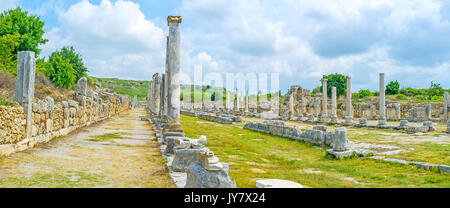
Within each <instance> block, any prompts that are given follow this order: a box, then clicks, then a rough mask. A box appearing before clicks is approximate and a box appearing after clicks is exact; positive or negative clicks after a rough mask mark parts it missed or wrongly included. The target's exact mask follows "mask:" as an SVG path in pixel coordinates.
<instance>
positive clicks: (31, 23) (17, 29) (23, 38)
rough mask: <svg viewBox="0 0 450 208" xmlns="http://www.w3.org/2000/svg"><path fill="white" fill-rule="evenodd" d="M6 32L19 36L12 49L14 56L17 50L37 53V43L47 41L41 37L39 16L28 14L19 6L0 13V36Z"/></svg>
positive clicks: (41, 28)
mask: <svg viewBox="0 0 450 208" xmlns="http://www.w3.org/2000/svg"><path fill="white" fill-rule="evenodd" d="M8 34H9V35H12V36H14V37H15V36H17V37H19V39H18V40H17V42H18V44H17V45H15V49H14V51H12V54H13V56H14V57H15V58H16V57H17V55H16V54H17V52H18V51H34V52H35V53H36V55H38V54H39V52H40V49H39V48H38V47H39V45H42V44H44V43H46V42H47V41H48V40H47V39H44V38H43V37H42V36H43V35H44V22H43V21H41V20H40V17H39V16H35V15H29V14H28V12H27V11H22V9H21V8H20V7H17V8H16V9H10V10H8V11H5V12H3V13H1V14H0V36H5V35H8ZM15 58H14V59H15Z"/></svg>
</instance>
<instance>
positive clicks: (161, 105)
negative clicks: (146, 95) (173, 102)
mask: <svg viewBox="0 0 450 208" xmlns="http://www.w3.org/2000/svg"><path fill="white" fill-rule="evenodd" d="M165 77H166V76H165V74H164V73H163V74H162V76H161V83H160V85H159V87H160V89H161V94H160V97H159V104H157V105H159V118H160V119H161V118H163V117H164V105H165V104H164V101H165V97H164V96H165V93H166V92H165V89H164V86H165Z"/></svg>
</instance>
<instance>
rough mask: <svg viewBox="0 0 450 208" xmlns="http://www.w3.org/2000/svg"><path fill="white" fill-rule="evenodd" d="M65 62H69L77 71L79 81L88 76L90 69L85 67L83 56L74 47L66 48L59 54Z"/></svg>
mask: <svg viewBox="0 0 450 208" xmlns="http://www.w3.org/2000/svg"><path fill="white" fill-rule="evenodd" d="M58 53H59V54H60V55H61V57H62V58H63V59H64V60H69V62H70V64H71V65H72V68H73V69H74V70H75V76H76V77H77V80H78V79H80V78H81V77H85V76H87V74H86V73H87V72H88V69H87V68H86V67H85V66H84V63H83V59H82V58H81V54H79V53H77V52H76V51H75V49H74V48H73V46H70V47H69V46H65V47H63V48H61V51H60V52H58Z"/></svg>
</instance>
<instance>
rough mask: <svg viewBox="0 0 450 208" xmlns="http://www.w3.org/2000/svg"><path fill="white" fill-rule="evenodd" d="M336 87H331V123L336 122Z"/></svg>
mask: <svg viewBox="0 0 450 208" xmlns="http://www.w3.org/2000/svg"><path fill="white" fill-rule="evenodd" d="M336 108H337V103H336V87H331V122H333V123H336V122H337V114H336Z"/></svg>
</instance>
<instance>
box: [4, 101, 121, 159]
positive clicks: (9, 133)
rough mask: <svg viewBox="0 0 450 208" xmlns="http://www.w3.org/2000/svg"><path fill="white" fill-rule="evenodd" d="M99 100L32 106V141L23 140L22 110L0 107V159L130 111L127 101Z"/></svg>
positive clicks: (39, 102)
mask: <svg viewBox="0 0 450 208" xmlns="http://www.w3.org/2000/svg"><path fill="white" fill-rule="evenodd" d="M100 94H101V95H100V97H101V98H100V97H92V96H91V97H84V98H80V100H82V102H78V101H74V100H68V101H62V102H58V103H54V102H53V99H52V98H50V97H47V98H45V99H44V100H35V101H33V103H32V126H31V137H30V138H26V136H25V134H24V132H25V126H26V115H25V113H24V110H23V108H22V107H21V106H20V105H18V104H14V105H13V106H0V156H4V155H9V154H11V153H14V152H17V151H22V150H24V149H27V148H30V147H33V146H34V145H35V144H37V143H41V142H47V141H49V140H51V139H52V138H53V137H56V136H62V135H65V134H67V133H69V132H70V131H72V130H74V129H77V128H79V127H83V126H87V125H90V124H92V123H95V122H97V121H101V120H104V119H106V118H109V117H111V116H113V115H116V114H117V113H119V112H121V111H123V110H126V109H128V108H129V103H128V102H129V101H128V100H123V102H121V101H120V99H119V97H118V96H116V95H107V94H103V93H100Z"/></svg>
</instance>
